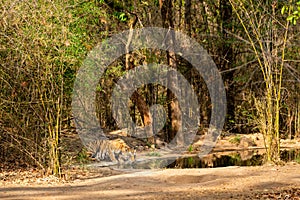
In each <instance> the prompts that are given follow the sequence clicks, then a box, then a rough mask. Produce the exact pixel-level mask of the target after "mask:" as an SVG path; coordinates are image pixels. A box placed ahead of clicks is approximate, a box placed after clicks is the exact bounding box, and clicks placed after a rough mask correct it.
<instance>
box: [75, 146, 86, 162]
mask: <svg viewBox="0 0 300 200" xmlns="http://www.w3.org/2000/svg"><path fill="white" fill-rule="evenodd" d="M76 160H77V162H79V163H80V164H86V163H88V160H89V158H88V155H87V150H86V149H85V148H82V149H81V151H80V152H79V153H78V154H77V157H76Z"/></svg>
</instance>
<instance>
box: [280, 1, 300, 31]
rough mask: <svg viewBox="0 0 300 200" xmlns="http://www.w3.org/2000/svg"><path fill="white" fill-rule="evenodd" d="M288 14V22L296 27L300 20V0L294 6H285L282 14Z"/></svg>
mask: <svg viewBox="0 0 300 200" xmlns="http://www.w3.org/2000/svg"><path fill="white" fill-rule="evenodd" d="M285 13H288V16H287V18H286V20H288V21H289V22H291V23H292V24H293V25H296V23H297V20H298V19H299V18H300V1H299V0H298V1H297V2H296V3H295V4H294V5H284V6H282V8H281V14H282V15H284V14H285Z"/></svg>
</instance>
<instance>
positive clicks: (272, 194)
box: [0, 135, 300, 199]
mask: <svg viewBox="0 0 300 200" xmlns="http://www.w3.org/2000/svg"><path fill="white" fill-rule="evenodd" d="M249 137H251V138H250V139H251V140H253V141H255V148H259V147H260V146H261V138H258V137H259V135H252V136H249ZM229 139H230V138H224V140H220V141H219V142H218V144H217V146H216V148H215V149H214V151H215V152H218V151H224V150H232V149H237V150H238V149H244V148H254V146H251V145H249V144H248V143H251V142H249V140H245V141H244V144H242V143H243V140H241V141H242V142H240V143H238V144H233V143H232V142H228V140H229ZM299 142H300V141H298V140H296V141H283V144H284V145H285V146H286V147H299ZM195 148H197V145H196V146H195ZM39 174H40V173H39V172H37V171H34V170H33V171H19V172H15V171H14V172H5V173H0V199H300V164H297V163H294V162H291V163H288V164H285V165H284V166H272V165H264V166H259V167H225V168H206V169H203V168H202V169H156V170H127V171H121V170H111V169H109V168H107V167H106V168H97V169H94V170H87V169H82V168H81V169H74V170H71V171H68V173H66V175H65V176H66V179H67V180H65V181H59V180H58V179H56V178H54V177H49V176H48V177H44V176H40V175H39ZM20 177H21V178H20Z"/></svg>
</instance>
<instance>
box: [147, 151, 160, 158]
mask: <svg viewBox="0 0 300 200" xmlns="http://www.w3.org/2000/svg"><path fill="white" fill-rule="evenodd" d="M147 156H156V157H160V156H161V155H160V153H159V152H156V151H151V152H149V153H147Z"/></svg>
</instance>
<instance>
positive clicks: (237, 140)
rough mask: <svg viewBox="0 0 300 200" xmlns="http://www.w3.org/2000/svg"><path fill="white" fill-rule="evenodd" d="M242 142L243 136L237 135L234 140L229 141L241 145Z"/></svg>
mask: <svg viewBox="0 0 300 200" xmlns="http://www.w3.org/2000/svg"><path fill="white" fill-rule="evenodd" d="M240 141H241V136H240V135H236V136H234V137H233V138H230V139H229V142H230V143H232V144H239V143H240Z"/></svg>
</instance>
